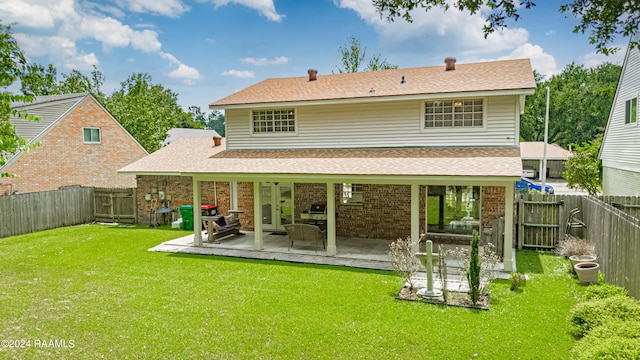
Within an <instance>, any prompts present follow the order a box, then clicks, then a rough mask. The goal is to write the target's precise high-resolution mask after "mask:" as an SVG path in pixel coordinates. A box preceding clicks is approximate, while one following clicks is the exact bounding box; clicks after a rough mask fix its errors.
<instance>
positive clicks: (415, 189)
mask: <svg viewBox="0 0 640 360" xmlns="http://www.w3.org/2000/svg"><path fill="white" fill-rule="evenodd" d="M411 239H412V240H416V241H417V240H418V239H420V186H419V185H418V184H411Z"/></svg>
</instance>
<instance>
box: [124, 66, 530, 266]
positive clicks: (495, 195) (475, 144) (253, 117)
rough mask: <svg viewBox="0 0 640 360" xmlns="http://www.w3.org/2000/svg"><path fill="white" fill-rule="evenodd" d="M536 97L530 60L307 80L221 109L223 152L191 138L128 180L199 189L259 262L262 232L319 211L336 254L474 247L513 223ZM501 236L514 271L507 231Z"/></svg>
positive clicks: (232, 100)
mask: <svg viewBox="0 0 640 360" xmlns="http://www.w3.org/2000/svg"><path fill="white" fill-rule="evenodd" d="M535 86H536V84H535V80H534V77H533V71H532V69H531V65H530V62H529V60H528V59H525V60H506V61H495V62H485V63H475V64H459V65H456V64H455V59H453V60H452V61H449V62H448V63H447V65H446V67H445V66H433V67H422V68H412V69H391V70H381V71H373V72H362V73H350V74H334V75H326V76H318V75H317V72H316V71H314V70H309V76H308V77H306V76H305V77H294V78H282V79H268V80H265V81H262V82H260V83H258V84H256V85H253V86H251V87H249V88H247V89H244V90H241V91H238V92H236V93H234V94H232V95H230V96H228V97H226V98H224V99H221V100H218V101H216V102H214V103H212V104H211V105H210V108H211V109H217V110H224V111H225V119H226V135H227V136H226V138H225V142H224V144H223V145H222V146H220V147H216V146H214V145H213V144H212V142H211V141H210V140H201V139H183V140H180V141H178V142H176V143H174V144H171V145H169V146H168V147H165V148H163V149H161V150H160V151H158V152H157V153H154V154H151V155H149V156H148V157H147V158H145V159H142V160H140V161H138V162H136V163H134V164H131V165H130V166H127V167H125V168H123V169H122V170H121V172H123V173H131V174H137V175H139V184H140V182H144V181H148V182H149V183H150V184H156V183H157V184H160V185H163V186H169V187H170V186H171V185H170V184H163V181H166V179H167V178H169V176H168V175H180V176H181V177H182V178H183V179H185V180H184V181H183V182H182V183H181V185H180V186H176V187H175V188H174V189H171V190H167V191H174V192H176V193H180V192H183V191H184V190H181V189H183V188H184V185H187V184H188V182H189V180H191V184H192V193H193V196H192V199H193V205H194V207H195V208H196V209H197V208H199V206H200V204H201V203H202V202H208V201H211V200H212V199H213V201H216V199H217V201H218V202H219V204H218V205H219V206H220V202H221V201H222V202H223V206H222V207H221V210H223V211H224V210H225V209H229V208H231V209H234V208H236V209H238V208H239V209H243V210H245V211H246V212H245V214H244V215H243V217H242V221H243V226H244V228H245V229H252V230H254V231H255V242H254V248H255V249H256V250H261V249H265V248H268V247H269V246H270V245H269V244H268V243H264V242H263V236H262V232H263V231H266V230H275V231H278V230H281V229H282V227H283V225H284V224H287V223H291V222H299V221H305V219H306V218H308V217H309V216H308V211H309V210H312V209H311V205H314V204H319V205H321V206H320V207H319V208H320V209H321V210H322V209H323V208H324V209H326V217H324V216H322V215H321V217H324V219H326V228H327V255H329V256H333V255H335V254H336V253H337V252H339V251H340V249H339V245H337V244H336V236H345V237H360V238H378V239H389V240H395V239H397V238H400V237H407V236H412V237H414V238H418V237H419V236H420V234H421V233H424V232H426V233H427V237H428V238H430V239H433V240H443V241H463V242H467V243H468V241H469V239H470V237H471V233H472V231H473V230H479V231H481V232H486V231H487V230H490V228H491V226H492V223H493V221H494V220H496V219H497V218H499V217H504V218H505V222H506V224H512V223H513V198H514V187H515V182H516V180H518V179H519V178H520V176H521V175H522V162H521V161H522V160H521V158H520V149H519V130H518V129H519V128H518V124H519V122H520V114H521V112H522V111H523V109H524V101H525V96H526V95H531V94H533V92H534V89H535ZM150 184H149V185H145V187H148V188H149V189H151V185H150ZM139 189H140V185H139ZM156 190H159V188H156ZM145 191H147V190H144V189H142V190H141V191H139V193H140V194H141V196H143V195H144V194H143V193H144V192H145ZM149 191H151V190H149ZM223 193H226V194H227V195H225V196H221V195H222V194H223ZM203 194H205V195H203ZM205 197H206V199H205ZM225 197H226V198H228V200H223V199H225ZM138 201H139V203H141V202H144V198H141V197H140V196H139V197H138ZM173 204H174V205H179V204H176V203H175V202H173ZM314 208H317V207H314ZM139 213H144V211H139ZM199 222H200V212H199V211H196V212H195V213H194V223H196V224H197V223H199ZM197 230H199V229H196V231H195V232H194V233H195V244H196V245H200V244H202V234H201V232H200V231H197ZM504 236H505V241H504V249H505V250H507V251H505V253H504V254H505V255H504V264H505V269H507V270H510V269H512V268H513V258H512V252H511V248H512V241H513V227H512V226H507V227H506V228H505V232H504Z"/></svg>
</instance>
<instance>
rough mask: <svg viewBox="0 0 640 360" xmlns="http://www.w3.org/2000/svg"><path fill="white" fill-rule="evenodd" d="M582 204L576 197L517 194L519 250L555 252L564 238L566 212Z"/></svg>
mask: <svg viewBox="0 0 640 360" xmlns="http://www.w3.org/2000/svg"><path fill="white" fill-rule="evenodd" d="M581 204H582V197H581V196H579V195H563V196H561V197H559V196H556V195H545V194H533V193H532V194H521V195H519V196H518V200H517V219H518V220H517V225H518V226H517V235H518V237H517V239H518V248H519V249H522V248H533V249H538V250H549V251H552V250H554V249H555V248H556V245H557V244H558V242H559V241H560V240H561V239H562V237H563V236H564V233H565V224H566V222H567V217H568V214H569V211H570V210H572V209H575V208H578V209H579V208H580V207H581ZM574 235H576V234H574ZM577 235H581V234H577Z"/></svg>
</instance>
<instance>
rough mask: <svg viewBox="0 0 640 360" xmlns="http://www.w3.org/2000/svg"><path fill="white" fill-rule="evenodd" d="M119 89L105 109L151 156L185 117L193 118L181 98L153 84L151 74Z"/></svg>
mask: <svg viewBox="0 0 640 360" xmlns="http://www.w3.org/2000/svg"><path fill="white" fill-rule="evenodd" d="M120 85H121V89H120V90H116V91H114V92H113V93H112V94H111V95H110V96H108V97H106V98H105V100H104V105H105V107H106V108H107V110H109V112H110V113H111V114H112V115H113V116H114V117H115V118H116V119H117V120H118V121H119V122H120V123H121V124H122V126H123V127H124V128H125V129H127V131H129V133H130V134H131V135H132V136H133V137H134V138H135V139H136V140H138V142H139V143H140V144H141V145H142V146H143V147H144V148H145V149H146V150H147V151H148V152H154V151H156V150H158V149H159V148H160V147H161V146H162V142H163V141H164V140H165V139H166V138H167V136H168V134H167V131H168V130H169V129H171V128H173V127H176V126H177V125H178V124H181V123H183V122H184V119H185V115H186V116H187V117H189V118H190V117H191V116H190V115H189V114H185V112H184V111H183V110H182V108H181V107H180V106H179V105H178V95H177V94H176V93H174V92H173V91H171V90H170V89H165V88H164V87H163V86H162V85H158V84H153V82H152V79H151V75H149V74H146V73H144V74H143V73H137V74H132V75H131V76H129V77H128V78H127V80H125V81H123V82H122V83H120Z"/></svg>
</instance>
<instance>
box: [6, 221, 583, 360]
mask: <svg viewBox="0 0 640 360" xmlns="http://www.w3.org/2000/svg"><path fill="white" fill-rule="evenodd" d="M183 234H186V232H181V231H177V230H165V229H149V228H135V229H127V228H116V227H109V226H99V225H83V226H75V227H68V228H61V229H56V230H51V231H44V232H38V233H34V234H28V235H23V236H17V237H11V238H4V239H0V279H2V281H1V283H0V340H9V339H24V340H25V341H26V340H31V342H32V344H31V345H32V346H31V347H30V348H20V349H15V348H0V358H20V359H24V358H42V357H43V356H45V355H50V354H51V355H54V356H55V357H62V358H74V359H76V358H90V359H93V358H100V357H102V356H104V358H107V359H114V358H117V359H121V358H127V357H128V358H140V357H146V358H154V359H185V358H213V359H216V358H221V359H246V358H263V359H269V358H294V359H299V358H305V359H307V358H322V359H334V358H339V359H355V358H369V359H396V358H397V359H410V358H419V359H431V358H433V359H471V358H473V359H545V358H547V359H566V358H568V357H569V349H570V348H571V346H572V345H573V344H574V339H573V337H572V336H571V335H570V333H569V323H568V321H567V319H566V318H567V314H568V311H569V309H570V308H571V306H572V305H573V304H574V303H575V296H577V295H579V294H581V293H582V291H583V290H584V287H583V286H581V285H579V284H578V282H577V280H574V279H573V278H572V277H571V276H570V275H569V274H568V272H567V271H566V270H565V269H564V268H563V265H562V264H563V263H562V262H561V261H559V260H558V259H556V258H555V257H554V256H551V255H542V254H539V253H536V252H531V251H529V252H519V253H518V258H517V261H518V265H519V267H520V270H521V271H524V272H526V273H527V274H529V276H530V277H531V279H530V280H529V281H528V282H527V284H526V286H525V287H524V288H523V291H521V292H518V293H513V292H510V291H509V290H508V287H509V284H508V281H499V282H496V283H495V284H494V286H493V289H492V290H493V291H492V303H491V309H490V310H489V311H482V310H470V309H463V308H453V307H446V306H438V305H428V304H424V303H413V302H406V301H399V300H395V299H394V296H395V295H396V294H397V292H398V290H399V288H400V285H401V280H400V279H399V278H398V277H396V276H395V275H394V274H393V273H391V272H385V271H368V270H359V269H350V268H344V267H332V266H318V265H300V264H290V263H285V262H277V261H259V260H242V259H233V258H223V257H215V256H196V255H172V254H166V253H152V252H148V251H147V249H148V248H150V247H152V246H154V245H157V244H158V243H160V242H162V241H165V240H168V239H172V238H175V237H178V236H181V235H183ZM35 339H39V340H40V341H41V342H42V340H46V341H50V340H54V341H55V340H65V341H66V342H67V345H68V344H69V341H70V340H73V348H53V347H48V348H43V347H39V348H35V347H34V346H33V345H34V340H35ZM3 344H4V343H3Z"/></svg>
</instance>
